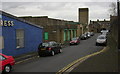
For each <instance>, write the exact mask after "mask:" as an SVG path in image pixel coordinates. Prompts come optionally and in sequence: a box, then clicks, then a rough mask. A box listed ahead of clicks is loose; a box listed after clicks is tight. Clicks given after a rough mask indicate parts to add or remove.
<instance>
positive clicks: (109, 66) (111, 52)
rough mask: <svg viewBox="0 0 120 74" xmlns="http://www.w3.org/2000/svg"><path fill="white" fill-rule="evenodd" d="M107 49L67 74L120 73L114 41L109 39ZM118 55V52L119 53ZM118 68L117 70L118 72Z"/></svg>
mask: <svg viewBox="0 0 120 74" xmlns="http://www.w3.org/2000/svg"><path fill="white" fill-rule="evenodd" d="M109 40H110V42H109V43H108V46H107V47H108V49H107V51H105V52H102V53H100V54H98V55H95V56H92V57H90V58H88V59H86V60H85V61H84V62H82V63H80V64H79V65H77V66H76V67H75V68H74V69H73V70H72V71H71V72H70V73H69V74H72V73H74V72H78V73H79V72H118V71H120V68H119V65H118V64H119V63H118V59H119V61H120V55H119V58H118V49H117V46H116V44H115V42H114V41H112V39H111V38H109ZM119 53H120V52H119ZM118 68H119V70H118Z"/></svg>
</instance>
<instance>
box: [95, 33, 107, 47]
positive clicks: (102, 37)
mask: <svg viewBox="0 0 120 74" xmlns="http://www.w3.org/2000/svg"><path fill="white" fill-rule="evenodd" d="M98 45H105V46H106V45H107V38H106V36H105V35H100V36H98V37H97V40H96V46H98Z"/></svg>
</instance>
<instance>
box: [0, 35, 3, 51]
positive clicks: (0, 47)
mask: <svg viewBox="0 0 120 74" xmlns="http://www.w3.org/2000/svg"><path fill="white" fill-rule="evenodd" d="M3 48H4V38H3V36H0V49H3Z"/></svg>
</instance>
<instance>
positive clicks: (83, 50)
mask: <svg viewBox="0 0 120 74" xmlns="http://www.w3.org/2000/svg"><path fill="white" fill-rule="evenodd" d="M98 35H99V34H95V35H94V36H93V37H91V38H89V39H87V40H81V43H80V44H79V45H73V46H68V47H66V48H63V52H62V53H60V54H56V55H55V56H47V57H36V58H34V59H31V60H28V61H25V62H22V63H19V64H16V65H15V66H14V68H13V71H12V72H58V71H59V70H60V69H62V68H63V67H65V66H66V65H68V64H69V63H71V62H73V61H74V60H77V59H79V58H81V57H84V56H86V55H89V54H92V53H94V52H97V51H100V50H101V49H103V47H102V46H95V42H96V38H97V36H98Z"/></svg>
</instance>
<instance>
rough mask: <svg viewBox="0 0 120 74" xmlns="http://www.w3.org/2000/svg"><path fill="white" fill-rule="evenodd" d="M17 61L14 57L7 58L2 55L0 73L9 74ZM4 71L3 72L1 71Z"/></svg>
mask: <svg viewBox="0 0 120 74" xmlns="http://www.w3.org/2000/svg"><path fill="white" fill-rule="evenodd" d="M14 64H15V60H14V58H13V57H12V56H7V55H4V54H2V53H0V67H2V68H0V71H1V72H2V73H9V72H10V71H11V70H12V67H13V65H14ZM1 69H2V70H1Z"/></svg>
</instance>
